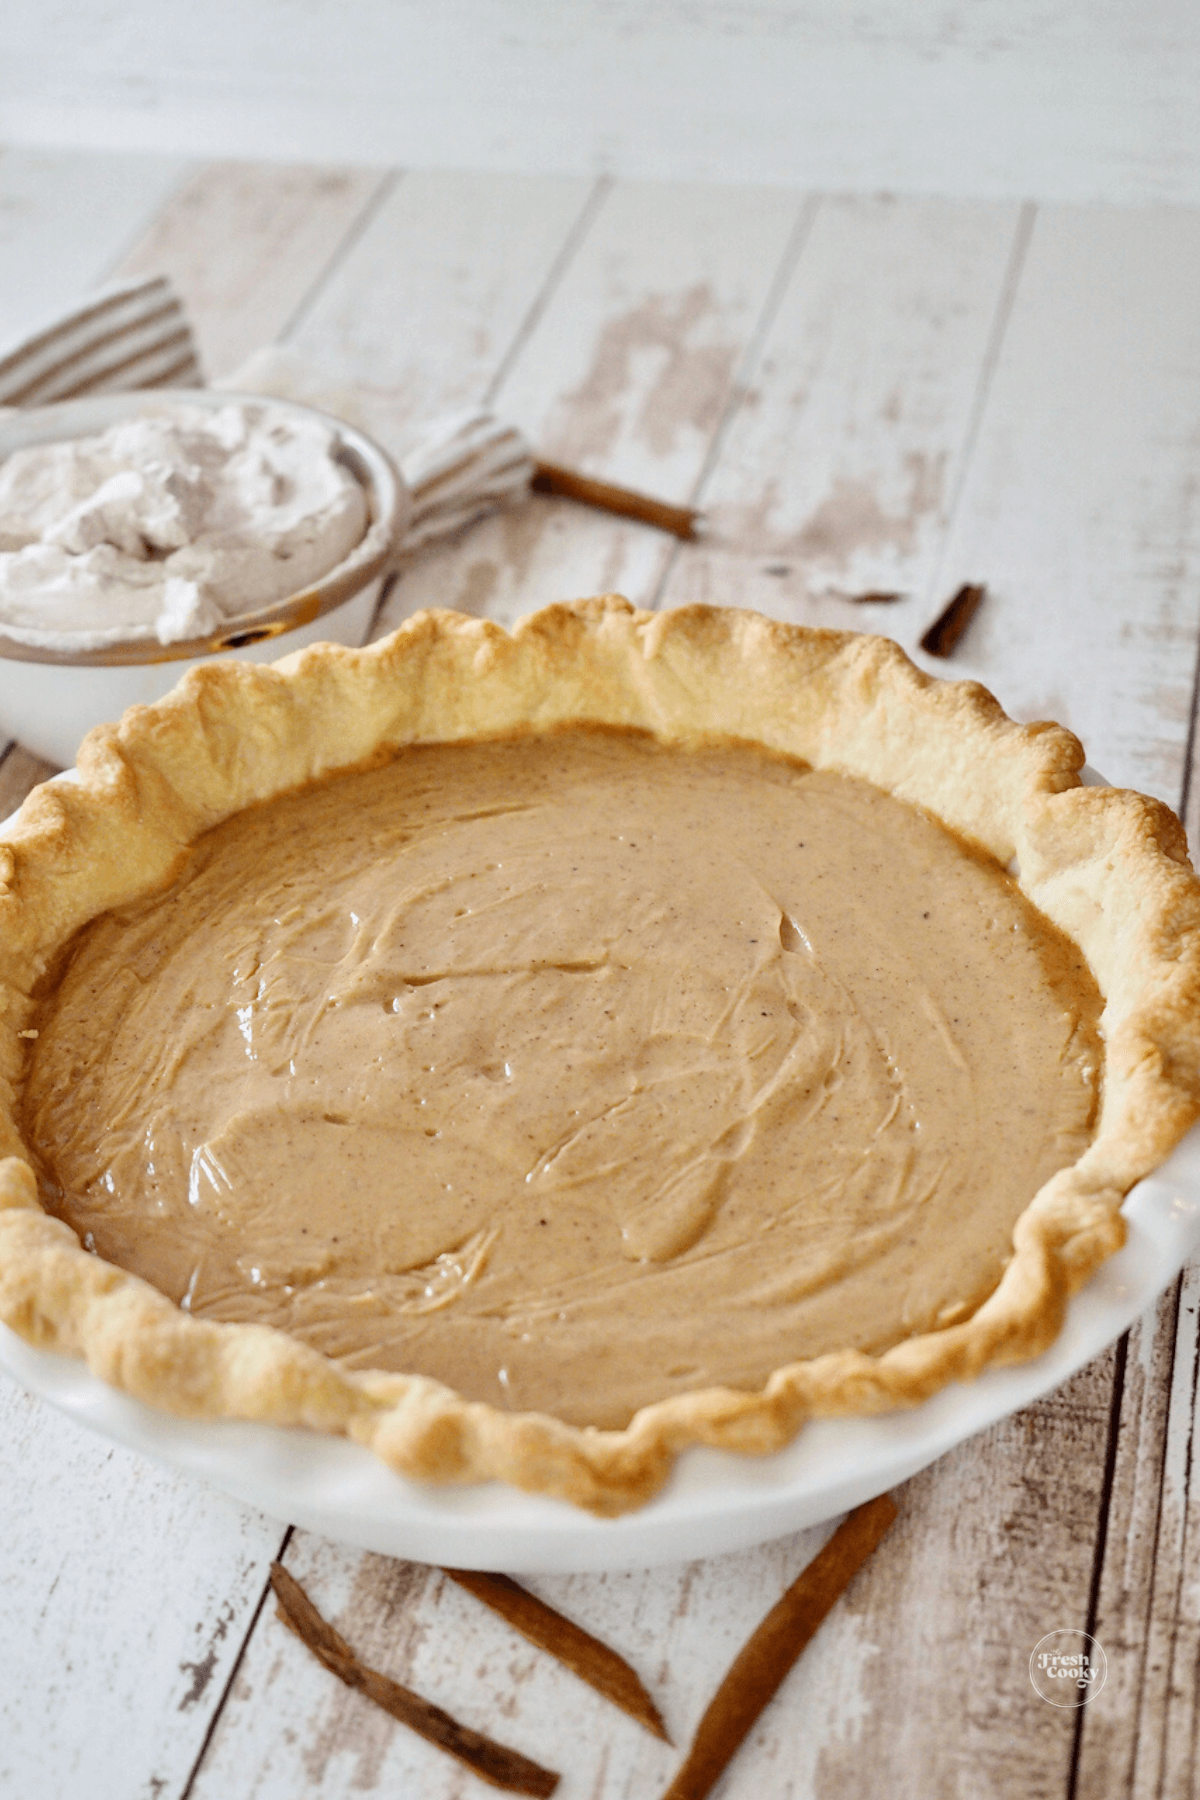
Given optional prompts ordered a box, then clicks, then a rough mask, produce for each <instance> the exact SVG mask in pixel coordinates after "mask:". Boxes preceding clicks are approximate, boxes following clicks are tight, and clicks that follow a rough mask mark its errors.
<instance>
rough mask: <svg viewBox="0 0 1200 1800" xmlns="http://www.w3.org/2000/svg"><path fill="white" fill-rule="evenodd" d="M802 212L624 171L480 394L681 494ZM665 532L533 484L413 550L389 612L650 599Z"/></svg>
mask: <svg viewBox="0 0 1200 1800" xmlns="http://www.w3.org/2000/svg"><path fill="white" fill-rule="evenodd" d="M806 216H807V208H806V207H805V206H803V205H802V204H801V202H800V201H799V200H798V199H797V198H796V197H795V196H790V195H781V194H772V193H762V192H757V191H750V192H743V191H741V190H739V189H711V188H675V187H659V186H651V185H648V184H647V185H642V184H636V183H629V184H626V183H618V184H617V186H616V187H615V189H613V190H612V191H611V192H607V191H606V192H605V193H604V195H603V198H602V203H601V204H600V206H599V207H598V208H597V209H596V210H595V212H594V216H593V218H592V219H591V221H590V228H589V230H588V232H587V234H586V236H585V237H584V239H583V241H582V242H581V243H580V244H579V246H578V248H577V250H576V252H575V255H574V257H573V258H572V260H571V262H570V264H569V266H567V267H565V268H564V269H563V271H562V272H561V278H560V280H559V281H558V282H557V283H556V285H555V289H554V292H553V295H552V296H551V297H550V298H549V299H548V301H547V303H546V305H545V306H544V308H543V309H542V310H541V311H540V313H539V316H538V318H537V319H536V321H535V322H533V324H532V327H531V329H530V331H529V333H528V334H527V335H526V336H525V337H524V338H523V339H522V341H521V342H520V344H519V345H518V346H517V351H516V355H515V356H514V357H513V358H512V359H511V360H510V361H509V362H508V364H507V365H506V366H505V368H504V369H503V370H501V371H500V373H499V378H498V379H497V380H496V381H494V382H493V383H492V384H491V388H490V392H489V396H488V397H489V400H490V403H491V404H492V405H493V406H494V407H495V408H496V410H497V411H498V413H499V414H500V415H501V416H502V417H503V418H505V419H511V421H512V422H513V423H514V424H515V425H518V426H520V428H521V429H522V431H524V433H525V435H526V436H527V438H528V439H529V441H530V443H531V444H532V445H533V446H534V448H535V450H536V451H537V452H538V454H539V455H541V456H543V457H545V458H546V460H548V461H551V462H558V463H563V464H566V465H567V466H568V467H571V468H577V469H580V470H581V471H583V472H584V473H587V474H590V475H593V476H597V477H599V478H601V479H603V480H606V481H611V482H616V483H618V484H620V485H622V486H625V487H630V488H634V489H636V490H640V491H641V492H643V493H649V494H652V495H654V496H656V497H657V498H659V499H664V500H670V501H674V502H676V503H679V504H683V503H686V502H687V500H688V499H689V497H690V495H691V493H692V490H693V488H694V487H695V486H696V484H697V482H698V479H699V476H700V472H701V470H702V469H703V467H704V465H705V462H706V460H707V458H708V456H709V454H710V452H711V449H712V446H713V444H714V442H715V440H716V436H717V432H718V430H719V428H720V425H721V422H722V420H723V418H724V415H725V411H726V408H727V407H728V405H729V402H730V398H731V396H732V393H733V391H734V387H735V382H736V377H737V374H738V370H739V367H740V364H741V361H742V358H743V356H744V354H745V351H746V347H747V345H748V343H749V342H750V341H751V339H752V336H753V333H754V330H755V328H756V326H757V324H758V321H759V318H760V316H761V313H762V310H763V308H764V307H765V306H766V304H767V302H768V299H769V296H770V293H771V288H772V284H773V281H774V278H775V277H776V275H777V273H778V271H779V269H780V265H781V263H782V262H783V261H784V259H785V258H786V257H787V256H788V254H789V251H790V250H791V249H792V247H793V243H794V241H795V240H796V238H797V237H798V236H799V235H802V233H803V229H804V224H805V222H806ZM481 397H482V396H481ZM671 544H672V540H671V539H670V538H668V537H665V536H664V534H663V533H662V532H660V531H655V530H653V529H651V528H649V527H647V526H644V525H639V524H636V523H634V522H631V521H629V520H618V519H615V518H613V517H612V516H611V515H608V514H602V513H597V512H594V511H592V510H591V509H589V508H586V507H582V506H579V505H577V504H575V503H573V502H571V501H564V500H549V499H541V498H535V499H534V500H533V501H532V502H531V503H530V504H529V505H528V506H525V507H522V508H521V509H520V510H519V511H514V512H510V513H505V514H501V515H499V516H497V517H496V518H494V519H491V520H488V521H486V522H485V523H483V524H481V525H479V526H478V527H476V528H475V529H474V530H473V531H472V532H471V533H470V534H469V538H468V539H467V540H463V541H456V542H451V543H447V544H446V545H444V546H439V547H437V548H435V550H434V551H433V552H432V553H430V554H426V555H424V556H422V557H421V558H420V559H419V561H418V562H416V563H415V565H414V566H413V567H412V568H411V569H410V570H408V571H406V572H405V573H404V575H403V576H402V578H401V580H400V581H399V583H398V584H397V586H396V588H395V590H394V592H393V595H392V598H391V601H390V603H389V606H388V608H387V610H386V613H385V616H384V617H385V623H386V624H387V625H389V626H390V625H395V624H398V623H399V622H400V620H401V619H402V618H405V617H407V616H408V615H409V614H410V613H412V612H415V611H417V610H419V608H421V607H423V606H454V607H458V608H460V609H462V610H463V611H466V612H474V613H485V614H486V615H487V616H488V617H489V618H495V619H499V620H501V621H504V622H510V621H511V620H512V619H514V618H516V617H517V615H518V614H519V613H521V612H528V611H530V610H531V609H532V608H533V607H534V606H537V605H540V604H542V603H545V602H549V601H551V600H558V599H563V598H567V597H570V596H572V595H578V594H594V593H605V592H610V591H619V592H621V593H624V594H627V595H629V596H630V598H632V599H634V600H636V601H638V602H639V603H640V604H649V603H650V602H651V601H652V599H653V596H654V592H655V589H656V587H657V585H658V583H659V581H660V579H661V576H662V574H663V572H664V571H665V569H666V566H667V561H668V558H669V556H670V554H671Z"/></svg>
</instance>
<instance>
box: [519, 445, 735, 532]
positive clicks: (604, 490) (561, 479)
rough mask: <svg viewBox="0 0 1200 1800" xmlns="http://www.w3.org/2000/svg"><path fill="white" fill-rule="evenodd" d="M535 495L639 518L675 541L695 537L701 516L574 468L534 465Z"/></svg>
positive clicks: (551, 464) (546, 464)
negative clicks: (548, 495)
mask: <svg viewBox="0 0 1200 1800" xmlns="http://www.w3.org/2000/svg"><path fill="white" fill-rule="evenodd" d="M530 485H531V486H532V488H533V491H534V493H535V494H558V495H560V496H561V497H562V498H563V499H564V500H579V501H581V502H582V503H583V505H584V506H595V507H598V508H599V509H600V511H601V512H610V513H617V514H619V515H620V516H621V517H622V518H625V519H640V520H641V522H642V524H643V525H657V527H658V529H659V530H660V531H669V532H671V533H672V534H673V535H674V536H675V537H677V538H688V539H690V538H694V537H695V536H696V525H697V521H698V519H699V517H700V515H699V513H696V512H693V511H692V509H691V507H690V506H670V505H668V503H667V502H666V501H665V500H652V499H651V498H650V496H649V495H648V494H635V493H633V492H632V490H631V489H629V488H622V487H614V486H613V484H612V482H610V481H595V480H593V478H592V477H591V476H590V475H580V474H578V473H577V472H576V471H575V470H574V469H564V468H561V467H560V466H559V465H558V464H557V463H548V462H536V463H535V464H534V465H533V481H532V483H531V484H530Z"/></svg>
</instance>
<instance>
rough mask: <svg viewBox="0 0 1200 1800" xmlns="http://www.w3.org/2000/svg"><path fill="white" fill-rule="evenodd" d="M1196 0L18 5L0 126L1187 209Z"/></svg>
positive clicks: (344, 154) (416, 158)
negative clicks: (1154, 203) (1085, 1)
mask: <svg viewBox="0 0 1200 1800" xmlns="http://www.w3.org/2000/svg"><path fill="white" fill-rule="evenodd" d="M1198 77H1200V17H1198V15H1197V12H1196V9H1195V8H1194V7H1193V6H1191V5H1189V4H1188V0H1169V3H1163V0H1160V4H1158V5H1157V6H1155V7H1151V8H1147V7H1145V6H1140V5H1138V4H1137V0H1091V4H1089V5H1088V6H1086V7H1083V6H1077V7H1070V6H1063V5H1061V4H1055V3H1054V0H971V4H970V5H969V6H940V7H935V6H922V5H918V4H916V3H915V0H906V3H900V4H898V3H897V0H858V3H857V4H856V5H855V6H854V7H852V8H847V7H845V6H842V5H838V4H837V3H836V0H755V4H753V5H748V4H746V0H655V4H654V5H653V6H647V5H646V4H645V0H605V4H604V5H596V4H595V3H594V0H505V3H504V4H503V5H495V4H489V3H488V0H439V4H438V5H436V6H430V5H428V4H426V3H425V0H258V3H257V4H255V5H254V6H251V7H247V6H244V5H241V4H239V0H207V3H206V4H205V5H204V6H194V5H187V4H184V0H117V3H115V4H109V5H106V6H103V7H96V6H94V5H90V4H89V3H88V0H8V3H7V6H6V14H5V54H4V57H3V60H2V61H0V136H4V135H8V136H11V137H17V138H19V139H21V140H22V141H38V142H46V141H49V142H60V143H71V144H77V145H90V144H108V145H111V146H117V147H122V148H154V149H162V148H177V147H179V146H181V145H182V146H184V147H186V148H187V149H188V150H189V151H191V152H193V153H197V154H203V155H207V156H220V155H238V156H255V157H257V156H274V157H288V158H294V159H299V160H312V159H314V158H326V159H329V160H333V161H346V160H354V159H357V160H361V161H370V162H382V163H385V164H390V163H407V164H416V165H424V166H425V167H431V166H432V167H436V166H446V167H460V168H461V167H468V168H491V169H527V170H529V169H534V170H552V171H562V170H566V171H569V172H571V173H575V174H593V173H596V172H598V171H599V170H601V169H605V170H611V171H613V172H615V173H619V174H633V175H649V176H654V177H658V178H663V179H669V180H703V181H714V182H723V181H732V182H762V181H770V182H777V183H782V184H784V185H794V184H812V185H821V186H824V187H829V188H832V189H838V188H842V189H844V188H851V187H857V188H866V189H874V188H889V189H892V190H900V191H906V192H910V193H947V192H949V193H955V194H960V195H979V194H983V195H997V194H999V195H1012V194H1018V195H1024V194H1033V195H1035V196H1036V195H1040V196H1045V197H1048V198H1049V197H1057V198H1062V199H1076V200H1094V199H1104V198H1108V199H1119V200H1163V199H1168V200H1169V199H1174V200H1186V201H1190V202H1192V203H1195V202H1196V201H1197V200H1200V138H1198V134H1197V128H1196V109H1195V93H1196V89H1197V85H1198Z"/></svg>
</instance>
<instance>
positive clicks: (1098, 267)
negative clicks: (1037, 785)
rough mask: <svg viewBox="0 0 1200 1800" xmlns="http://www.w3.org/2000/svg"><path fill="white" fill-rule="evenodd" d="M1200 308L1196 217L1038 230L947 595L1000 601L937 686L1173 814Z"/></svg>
mask: <svg viewBox="0 0 1200 1800" xmlns="http://www.w3.org/2000/svg"><path fill="white" fill-rule="evenodd" d="M1198 296H1200V214H1198V213H1194V212H1184V211H1170V210H1166V209H1164V210H1153V209H1146V210H1138V211H1134V210H1125V209H1121V208H1116V207H1114V208H1090V209H1086V210H1077V209H1073V208H1050V209H1047V210H1044V211H1041V212H1040V213H1039V215H1038V218H1037V221H1036V223H1035V226H1034V230H1033V235H1032V239H1031V241H1030V245H1029V250H1028V254H1027V256H1026V258H1025V262H1024V267H1023V269H1022V272H1021V279H1020V285H1019V287H1018V289H1017V295H1016V301H1015V305H1014V308H1013V314H1012V320H1011V323H1010V325H1009V328H1008V331H1007V333H1006V335H1005V339H1004V343H1003V347H1002V349H1001V353H1000V359H999V363H998V366H997V369H996V373H995V378H994V380H993V382H992V384H991V391H990V394H989V396H988V401H987V406H986V409H985V412H984V415H983V420H982V424H981V427H980V432H979V438H978V443H977V446H976V452H975V456H974V459H973V461H972V466H971V469H970V472H969V475H968V478H967V481H966V485H965V487H964V489H963V492H962V497H961V501H960V503H959V506H958V511H957V516H956V517H955V519H954V521H953V525H952V528H951V532H950V538H949V543H948V545H947V549H946V554H945V560H944V562H943V564H942V568H941V571H940V575H939V577H938V581H937V588H936V593H937V595H938V597H939V598H940V597H941V596H943V595H947V594H950V593H952V592H953V591H954V589H955V588H956V587H957V586H958V584H959V583H960V582H963V581H984V582H986V583H987V584H988V595H989V597H988V602H987V605H986V607H985V608H984V610H983V611H982V612H981V613H980V614H979V616H978V618H977V620H976V622H975V624H974V625H973V626H972V627H971V629H970V631H969V633H968V634H967V636H966V638H965V639H964V640H963V644H962V647H961V650H960V652H959V653H958V654H956V656H955V658H954V661H953V669H952V670H946V669H943V672H947V673H949V672H953V673H958V672H961V673H963V674H965V675H973V676H978V677H979V679H981V680H983V681H985V682H987V684H988V685H989V686H991V687H993V688H994V690H995V692H996V693H997V694H998V695H999V697H1000V699H1001V701H1002V703H1003V704H1004V705H1005V706H1006V707H1007V708H1008V710H1009V711H1010V712H1013V713H1014V714H1015V715H1016V716H1017V717H1020V718H1048V719H1058V720H1059V721H1061V722H1062V723H1063V724H1066V725H1069V726H1070V727H1071V728H1072V729H1073V730H1074V731H1076V732H1077V733H1078V734H1079V736H1080V737H1081V738H1082V739H1083V743H1084V746H1085V748H1086V750H1087V752H1088V755H1089V758H1090V759H1091V762H1092V763H1093V765H1094V766H1095V767H1096V768H1098V769H1100V770H1101V771H1102V772H1103V773H1104V774H1105V775H1106V776H1108V778H1109V779H1110V780H1111V781H1114V782H1116V783H1118V784H1120V785H1125V786H1130V787H1136V788H1140V789H1141V790H1142V791H1143V792H1145V793H1151V794H1157V795H1159V796H1161V797H1162V798H1163V799H1165V800H1166V801H1167V802H1168V804H1172V803H1176V802H1177V801H1178V798H1179V793H1180V787H1181V782H1182V776H1183V755H1184V748H1185V744H1186V740H1187V730H1188V715H1189V709H1190V705H1191V696H1192V679H1193V672H1194V668H1195V639H1196V625H1197V618H1198V616H1200V489H1198V488H1197V482H1196V470H1195V461H1196V428H1197V420H1198V419H1200V304H1198ZM932 600H933V595H932V593H931V595H930V601H931V604H932ZM930 666H933V665H930Z"/></svg>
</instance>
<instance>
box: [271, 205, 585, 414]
mask: <svg viewBox="0 0 1200 1800" xmlns="http://www.w3.org/2000/svg"><path fill="white" fill-rule="evenodd" d="M590 191H591V185H590V184H589V183H587V182H583V181H577V180H566V179H556V178H553V177H549V176H547V177H523V176H507V177H506V176H497V175H478V174H464V175H449V174H441V173H421V172H418V173H415V174H407V175H404V176H401V177H399V178H398V179H397V181H396V184H395V187H394V188H393V190H392V191H391V192H390V193H389V194H388V196H387V198H386V199H385V200H384V201H383V203H382V204H381V205H380V206H379V208H378V210H377V211H376V212H375V214H374V216H373V217H372V218H371V220H370V223H369V224H368V226H367V228H366V230H365V231H364V232H363V233H362V236H361V237H359V238H358V240H357V241H356V242H355V243H354V244H353V246H352V247H351V248H350V250H349V251H348V253H347V255H346V256H345V257H344V258H342V260H341V262H340V263H339V265H338V267H337V268H336V270H334V271H333V273H332V274H331V276H330V279H329V280H328V282H327V283H326V284H325V285H324V287H323V288H322V290H321V293H320V295H319V296H318V297H317V298H316V299H315V301H314V303H313V305H312V306H311V307H310V308H309V309H308V311H307V312H306V313H304V315H303V316H302V317H301V318H300V319H299V320H298V321H297V323H296V325H295V328H294V329H293V330H292V331H291V332H290V333H289V334H288V342H289V344H290V345H291V347H292V348H294V349H295V350H296V351H297V353H298V354H299V355H301V356H303V357H304V358H305V359H306V360H308V361H309V362H311V364H312V366H313V367H314V368H315V369H318V370H320V371H321V372H322V373H325V372H328V373H329V374H330V375H331V376H332V377H334V378H335V379H337V380H339V381H343V382H350V383H355V384H357V385H359V386H361V387H362V388H364V389H365V390H367V391H368V392H369V394H370V396H371V399H372V404H373V407H377V408H379V409H380V410H381V413H383V414H385V415H386V417H387V420H388V423H389V427H390V429H392V430H394V431H395V432H396V433H397V434H400V433H402V432H403V430H404V428H405V427H406V426H408V427H411V428H413V429H414V430H415V428H416V427H418V426H419V425H420V424H421V423H422V422H425V421H428V420H430V419H433V418H436V417H437V416H438V414H439V413H444V412H450V411H452V410H453V409H454V408H455V407H459V406H468V405H473V404H475V403H477V402H478V401H480V400H482V399H483V397H484V395H485V394H486V391H487V388H488V386H489V384H490V382H491V381H492V379H493V378H494V377H495V375H496V374H497V373H498V371H499V369H500V367H501V364H502V361H503V359H504V357H505V356H506V354H507V353H508V351H509V350H510V348H511V347H512V345H513V343H514V341H515V340H516V338H517V336H518V333H519V332H520V330H521V328H522V326H523V325H524V323H525V321H526V319H527V318H528V317H529V315H530V313H531V311H532V309H533V307H534V306H535V304H536V303H537V301H538V300H539V298H540V297H541V295H542V292H543V289H544V287H545V284H546V282H547V281H548V280H549V279H550V278H551V276H552V275H553V273H554V271H555V266H556V262H557V259H558V258H559V257H560V255H562V254H563V253H564V250H565V248H566V246H567V242H568V238H569V234H570V232H571V228H572V226H574V225H575V223H576V222H577V220H578V219H579V215H580V213H581V211H582V210H583V208H584V206H585V203H586V201H587V199H588V195H589V193H590Z"/></svg>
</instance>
